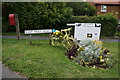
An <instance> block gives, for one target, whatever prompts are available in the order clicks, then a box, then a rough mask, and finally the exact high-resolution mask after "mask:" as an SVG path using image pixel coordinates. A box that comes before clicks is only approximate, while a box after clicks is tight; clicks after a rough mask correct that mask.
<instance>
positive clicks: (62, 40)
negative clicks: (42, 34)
mask: <svg viewBox="0 0 120 80" xmlns="http://www.w3.org/2000/svg"><path fill="white" fill-rule="evenodd" d="M71 30H72V28H68V29H61V30H60V31H58V30H57V31H56V32H54V33H52V36H51V37H52V39H51V43H52V45H57V46H59V45H61V44H62V45H63V46H64V47H66V48H67V49H70V48H71V46H73V45H74V38H73V36H72V35H71V34H70V31H71Z"/></svg>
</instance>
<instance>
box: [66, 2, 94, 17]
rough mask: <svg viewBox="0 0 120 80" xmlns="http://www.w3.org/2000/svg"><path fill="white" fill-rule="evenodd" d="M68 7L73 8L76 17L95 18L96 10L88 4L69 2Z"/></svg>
mask: <svg viewBox="0 0 120 80" xmlns="http://www.w3.org/2000/svg"><path fill="white" fill-rule="evenodd" d="M67 6H68V7H71V8H73V15H74V16H85V15H86V16H94V15H95V14H96V8H95V7H93V6H91V5H90V4H89V3H87V2H69V3H67Z"/></svg>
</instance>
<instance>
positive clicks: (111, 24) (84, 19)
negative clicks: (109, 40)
mask: <svg viewBox="0 0 120 80" xmlns="http://www.w3.org/2000/svg"><path fill="white" fill-rule="evenodd" d="M69 23H101V25H102V26H101V35H102V36H105V37H112V36H114V34H115V30H116V28H117V24H118V20H117V18H116V17H115V16H113V15H112V14H105V15H98V16H93V17H88V16H72V17H71V19H70V22H69Z"/></svg>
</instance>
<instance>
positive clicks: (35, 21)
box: [2, 2, 72, 31]
mask: <svg viewBox="0 0 120 80" xmlns="http://www.w3.org/2000/svg"><path fill="white" fill-rule="evenodd" d="M9 14H18V17H19V22H20V29H21V31H24V30H25V29H28V30H30V29H43V28H44V29H47V28H50V29H51V28H55V29H60V28H64V26H66V23H67V21H68V20H69V18H70V17H71V15H72V9H71V8H70V7H67V5H66V3H64V2H63V3H61V2H55V3H54V2H32V3H31V2H25V3H24V2H19V3H18V2H11V3H9V2H5V3H2V17H3V18H2V22H3V25H2V26H3V27H2V28H3V29H2V30H3V31H8V30H9V31H15V30H14V29H15V27H14V26H10V25H9V18H8V16H9ZM12 27H13V28H12ZM66 27H67V26H66Z"/></svg>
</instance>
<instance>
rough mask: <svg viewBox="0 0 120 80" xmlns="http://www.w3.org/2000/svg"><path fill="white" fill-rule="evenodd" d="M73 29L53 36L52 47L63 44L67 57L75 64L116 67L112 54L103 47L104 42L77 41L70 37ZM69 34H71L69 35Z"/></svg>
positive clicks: (55, 33) (58, 32) (64, 30)
mask: <svg viewBox="0 0 120 80" xmlns="http://www.w3.org/2000/svg"><path fill="white" fill-rule="evenodd" d="M70 30H71V28H68V29H62V30H61V31H57V32H54V33H53V34H52V45H57V46H59V45H60V44H62V45H63V46H64V47H65V48H66V49H67V52H66V53H65V55H66V56H67V57H68V58H69V59H70V60H72V61H73V62H75V63H78V64H80V65H82V66H89V67H93V68H111V67H113V65H114V61H113V58H112V54H111V53H110V51H109V50H108V49H106V48H104V47H103V42H101V41H96V40H80V41H78V40H75V39H74V38H73V37H71V35H70ZM68 32H69V33H68Z"/></svg>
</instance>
